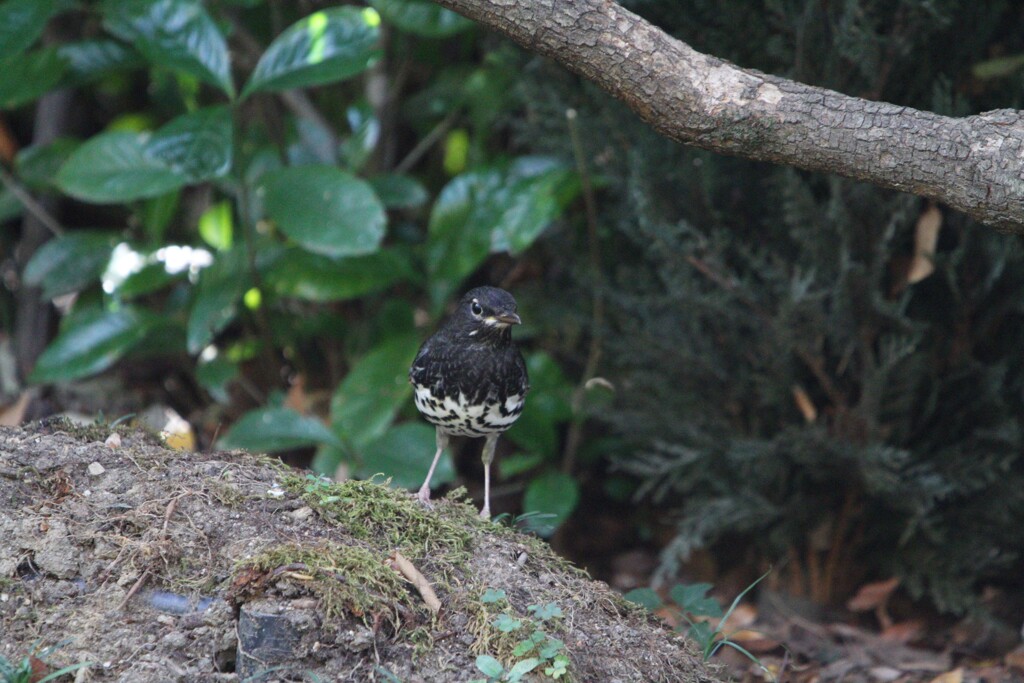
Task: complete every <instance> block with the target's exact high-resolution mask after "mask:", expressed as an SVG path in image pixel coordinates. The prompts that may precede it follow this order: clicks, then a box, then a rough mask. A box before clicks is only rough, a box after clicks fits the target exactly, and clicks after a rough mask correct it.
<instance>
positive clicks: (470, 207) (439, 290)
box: [426, 169, 502, 304]
mask: <svg viewBox="0 0 1024 683" xmlns="http://www.w3.org/2000/svg"><path fill="white" fill-rule="evenodd" d="M501 182H502V177H501V172H500V171H498V170H496V169H486V170H482V171H474V172H471V173H465V174H463V175H460V176H458V177H456V178H454V179H453V180H452V181H451V182H449V183H448V184H447V185H446V186H445V187H444V189H442V190H441V194H440V195H438V197H437V201H436V202H434V207H433V210H432V211H431V213H430V223H429V226H428V237H427V253H426V260H427V270H428V271H429V272H430V273H431V275H432V277H431V289H432V295H433V299H434V303H435V304H440V303H443V302H444V301H446V300H447V299H449V298H450V295H451V293H452V292H453V291H455V289H456V288H457V287H458V285H459V283H460V282H462V280H463V279H464V278H465V277H466V276H467V275H469V274H470V273H472V272H473V271H474V270H476V268H477V267H478V266H479V265H480V264H481V263H483V261H484V259H485V258H487V253H488V251H489V250H490V244H491V229H492V228H493V226H494V224H495V223H496V222H497V217H496V213H497V212H496V210H495V208H494V207H493V206H491V205H490V203H489V202H488V197H490V196H493V195H494V194H496V193H497V192H498V191H499V187H500V185H501Z"/></svg>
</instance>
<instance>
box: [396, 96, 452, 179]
mask: <svg viewBox="0 0 1024 683" xmlns="http://www.w3.org/2000/svg"><path fill="white" fill-rule="evenodd" d="M459 112H460V107H455V108H454V109H452V110H451V111H450V112H448V116H446V117H444V118H443V119H441V121H440V122H439V123H438V124H437V125H436V126H434V128H433V130H431V131H430V132H429V133H427V134H426V135H425V136H424V137H423V139H422V140H420V141H419V142H418V143H416V146H415V147H413V148H412V149H411V150H409V153H408V154H406V155H405V158H404V159H402V160H401V161H399V162H398V165H397V166H395V173H405V172H407V171H408V170H409V169H411V168H412V167H413V166H415V165H416V163H417V162H418V161H419V160H420V157H422V156H423V155H424V154H426V153H427V151H428V150H429V149H430V148H431V147H433V146H434V143H436V142H437V141H438V140H440V139H441V136H442V135H444V134H445V133H447V132H448V129H449V128H451V127H452V126H453V125H454V124H455V120H456V119H457V118H458V116H459Z"/></svg>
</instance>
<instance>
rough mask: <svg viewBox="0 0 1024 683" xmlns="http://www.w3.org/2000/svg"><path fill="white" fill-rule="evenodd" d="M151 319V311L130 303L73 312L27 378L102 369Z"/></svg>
mask: <svg viewBox="0 0 1024 683" xmlns="http://www.w3.org/2000/svg"><path fill="white" fill-rule="evenodd" d="M153 320H154V318H153V316H152V314H150V313H148V312H146V311H142V310H138V309H135V308H130V307H125V308H121V309H119V310H116V311H108V310H105V309H91V310H88V311H84V312H82V313H75V314H72V315H70V316H68V317H67V318H65V319H64V322H63V324H62V325H61V331H60V334H58V335H57V338H56V339H54V340H53V342H51V344H50V345H49V346H48V347H46V350H45V351H43V353H42V355H40V356H39V360H38V361H36V367H35V369H34V370H33V371H32V376H31V378H30V380H31V381H32V382H34V383H37V384H38V383H43V382H56V381H67V380H72V379H79V378H81V377H86V376H88V375H93V374H96V373H97V372H102V371H103V370H106V369H107V368H109V367H110V366H111V365H113V364H114V363H115V362H117V361H118V360H120V359H121V358H122V357H123V356H124V355H125V354H126V353H127V352H128V351H130V350H131V349H132V347H133V346H135V345H136V344H137V343H138V342H139V341H141V340H142V339H143V338H144V337H145V336H146V333H147V330H148V327H149V326H150V325H151V324H152V322H153Z"/></svg>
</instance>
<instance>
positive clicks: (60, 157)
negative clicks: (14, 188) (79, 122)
mask: <svg viewBox="0 0 1024 683" xmlns="http://www.w3.org/2000/svg"><path fill="white" fill-rule="evenodd" d="M80 144H81V143H80V142H79V141H78V140H72V139H71V138H57V139H56V140H54V141H53V142H51V143H49V144H47V145H32V146H31V147H26V148H24V149H23V150H21V151H20V152H18V156H17V157H16V158H15V163H14V168H15V170H16V171H17V173H18V178H19V179H21V182H23V183H25V185H27V186H28V187H30V188H32V189H33V190H44V189H49V188H51V187H55V181H56V176H57V172H58V171H59V170H60V167H61V166H63V165H64V163H65V162H66V161H67V160H68V158H69V157H70V156H71V154H72V152H74V151H75V150H76V149H78V146H79V145H80Z"/></svg>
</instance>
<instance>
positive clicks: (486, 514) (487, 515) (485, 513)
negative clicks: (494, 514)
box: [480, 505, 491, 519]
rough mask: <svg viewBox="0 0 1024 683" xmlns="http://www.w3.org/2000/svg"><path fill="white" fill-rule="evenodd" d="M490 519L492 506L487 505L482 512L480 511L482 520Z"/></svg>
mask: <svg viewBox="0 0 1024 683" xmlns="http://www.w3.org/2000/svg"><path fill="white" fill-rule="evenodd" d="M490 518H491V508H490V506H487V505H485V506H484V508H483V509H482V510H480V519H490Z"/></svg>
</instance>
